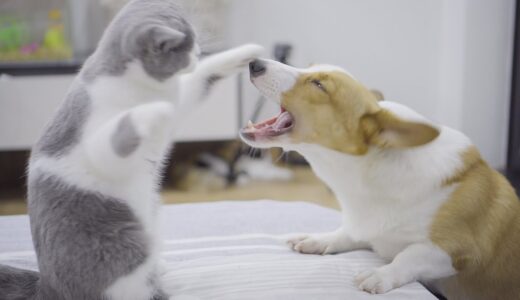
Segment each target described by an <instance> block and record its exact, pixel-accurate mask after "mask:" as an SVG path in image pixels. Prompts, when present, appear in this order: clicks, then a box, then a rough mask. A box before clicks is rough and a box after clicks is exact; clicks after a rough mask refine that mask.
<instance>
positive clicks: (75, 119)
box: [0, 0, 194, 300]
mask: <svg viewBox="0 0 520 300" xmlns="http://www.w3.org/2000/svg"><path fill="white" fill-rule="evenodd" d="M168 29H174V31H169V30H168ZM179 33H181V34H179ZM192 47H194V34H193V30H192V28H191V26H190V25H189V24H188V23H187V22H186V21H185V20H184V19H183V17H182V15H181V14H180V13H179V9H178V7H177V5H176V4H174V3H172V2H171V1H168V0H134V1H132V2H131V3H129V4H128V5H127V6H126V7H125V8H124V9H123V10H122V12H121V13H120V14H119V15H118V16H116V18H115V19H114V21H113V22H112V23H111V25H110V26H109V27H108V29H107V30H106V32H105V34H104V36H103V38H102V40H101V42H100V44H99V46H98V49H97V50H96V52H95V53H94V54H93V55H92V56H91V57H90V58H89V59H88V60H87V62H86V63H85V65H84V67H83V68H82V70H81V72H80V74H79V75H78V76H77V78H76V80H75V82H74V84H73V85H72V86H71V89H70V92H69V93H68V95H67V97H66V99H65V101H64V103H63V104H62V106H61V108H60V109H59V110H58V112H57V113H56V115H55V116H54V119H53V120H52V122H51V123H50V125H49V126H48V127H47V128H46V129H45V131H44V133H43V135H42V137H41V138H40V139H39V141H38V142H37V144H36V145H35V147H34V148H33V152H32V155H31V162H30V164H33V163H34V162H35V161H36V160H38V158H40V157H53V158H59V157H62V156H65V155H67V154H68V153H70V152H71V151H72V150H73V149H74V148H75V147H76V146H77V144H78V142H79V141H80V140H81V135H82V131H83V127H84V125H85V122H86V120H87V119H88V117H89V114H90V113H91V111H90V107H91V99H90V95H89V94H88V92H87V90H86V89H85V86H88V85H89V84H92V83H93V82H95V80H96V79H97V78H98V77H99V76H102V75H116V76H117V75H121V74H123V73H124V71H125V70H126V68H127V65H128V63H129V62H132V61H140V62H141V63H142V66H143V68H144V70H145V71H146V72H147V74H148V75H149V76H151V77H152V78H155V79H156V80H158V81H163V80H165V79H168V78H170V77H172V76H174V75H175V74H176V73H177V72H178V71H179V70H181V69H183V68H185V67H186V66H187V65H188V63H189V57H188V55H189V52H190V51H191V50H192ZM124 120H125V119H123V120H122V122H121V124H120V128H121V132H122V133H123V135H125V136H124V137H121V136H114V138H113V147H114V149H115V151H116V152H118V153H119V154H120V155H121V156H125V155H129V154H130V153H131V152H132V151H134V150H135V148H136V147H137V145H138V144H139V138H138V137H135V130H134V129H133V128H132V124H131V123H130V124H128V122H125V121H124ZM129 141H131V142H130V143H129ZM29 170H30V174H29V181H28V201H29V216H30V220H31V230H32V235H33V242H34V245H35V249H36V253H37V258H38V265H39V270H40V273H37V272H29V271H23V270H18V269H14V268H10V267H7V266H0V300H15V299H34V300H98V299H99V300H101V299H106V295H105V291H106V289H107V287H108V286H110V285H111V284H112V283H114V282H115V281H116V280H117V279H118V278H120V277H122V276H125V275H127V274H129V273H131V272H132V271H133V270H135V269H136V268H137V267H138V266H139V265H140V264H141V263H142V262H143V261H144V260H145V259H146V257H147V256H148V255H149V249H148V247H147V245H148V240H149V239H150V237H149V236H148V235H147V233H145V231H144V230H143V226H142V224H140V222H139V221H138V219H137V217H136V216H135V215H134V213H133V212H132V210H131V209H130V208H129V207H128V206H127V205H126V204H125V202H124V201H123V200H124V199H115V198H113V197H110V196H106V195H103V194H101V193H98V192H95V191H89V190H83V189H80V188H77V187H75V186H71V185H70V184H68V183H66V182H64V181H63V180H62V179H60V178H58V177H55V176H52V175H50V174H46V173H45V172H39V171H32V172H31V167H29ZM156 277H157V276H150V278H149V285H151V286H153V287H154V290H155V293H154V294H153V295H150V297H149V299H155V300H162V299H167V296H166V295H165V293H164V292H163V291H162V290H161V288H160V286H159V284H158V282H157V280H156V279H155V278H156Z"/></svg>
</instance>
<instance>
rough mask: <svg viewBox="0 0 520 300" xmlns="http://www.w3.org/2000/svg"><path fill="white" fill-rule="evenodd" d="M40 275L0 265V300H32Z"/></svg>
mask: <svg viewBox="0 0 520 300" xmlns="http://www.w3.org/2000/svg"><path fill="white" fill-rule="evenodd" d="M39 279H40V274H39V273H38V272H34V271H28V270H22V269H17V268H13V267H9V266H5V265H0V300H20V299H27V300H30V299H34V298H35V297H36V293H37V290H38V281H39Z"/></svg>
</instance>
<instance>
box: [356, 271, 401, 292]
mask: <svg viewBox="0 0 520 300" xmlns="http://www.w3.org/2000/svg"><path fill="white" fill-rule="evenodd" d="M354 282H355V284H356V285H357V286H358V287H359V289H360V290H362V291H365V292H368V293H371V294H384V293H386V292H388V291H390V290H392V289H394V288H397V287H399V286H401V285H402V284H400V283H399V282H398V281H397V280H396V278H395V276H393V275H392V274H391V273H389V272H387V271H385V270H384V269H382V268H378V269H373V270H366V271H363V272H361V273H359V274H358V275H357V276H356V277H355V278H354Z"/></svg>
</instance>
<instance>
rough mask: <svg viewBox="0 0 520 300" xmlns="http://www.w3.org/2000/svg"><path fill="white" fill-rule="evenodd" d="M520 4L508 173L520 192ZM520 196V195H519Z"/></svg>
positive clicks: (514, 65) (517, 20) (512, 90)
mask: <svg viewBox="0 0 520 300" xmlns="http://www.w3.org/2000/svg"><path fill="white" fill-rule="evenodd" d="M519 4H520V3H519V2H518V1H517V5H516V21H515V22H516V24H515V48H514V58H513V82H512V89H511V114H510V118H509V149H508V159H507V173H508V176H509V178H510V180H511V181H512V182H513V184H514V185H515V187H516V190H517V193H518V192H519V191H520V7H519V6H520V5H519ZM519 194H520V193H519Z"/></svg>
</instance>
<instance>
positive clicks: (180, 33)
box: [131, 19, 200, 81]
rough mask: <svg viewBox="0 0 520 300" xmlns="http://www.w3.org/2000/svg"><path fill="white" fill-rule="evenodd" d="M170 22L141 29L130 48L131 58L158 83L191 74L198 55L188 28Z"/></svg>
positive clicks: (174, 21)
mask: <svg viewBox="0 0 520 300" xmlns="http://www.w3.org/2000/svg"><path fill="white" fill-rule="evenodd" d="M170 21H171V22H160V23H159V24H153V25H145V26H144V28H141V29H139V30H138V32H136V33H135V34H136V35H137V36H136V38H135V39H134V41H135V42H134V43H133V45H132V47H133V49H132V50H131V52H132V56H134V58H135V59H136V60H138V61H139V62H140V64H141V66H142V67H143V69H144V71H145V72H146V73H147V74H148V75H149V76H151V77H152V78H154V79H156V80H158V81H165V80H167V79H169V78H171V77H173V76H174V75H176V74H181V73H185V72H189V71H191V70H192V69H193V68H194V66H195V65H196V63H197V61H198V56H199V54H200V50H199V47H198V45H197V44H196V43H195V34H194V32H193V29H192V28H191V26H190V25H189V24H188V23H187V22H186V21H184V19H180V20H170ZM161 23H162V24H161Z"/></svg>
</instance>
